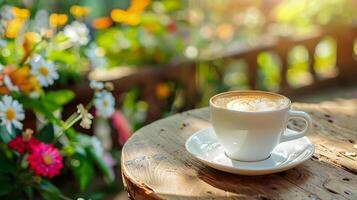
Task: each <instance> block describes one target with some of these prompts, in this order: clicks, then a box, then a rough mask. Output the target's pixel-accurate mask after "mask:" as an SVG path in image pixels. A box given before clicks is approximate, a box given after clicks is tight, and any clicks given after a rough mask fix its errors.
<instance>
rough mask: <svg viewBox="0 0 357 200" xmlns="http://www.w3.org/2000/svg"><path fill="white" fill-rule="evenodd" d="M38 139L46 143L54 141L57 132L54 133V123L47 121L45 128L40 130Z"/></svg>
mask: <svg viewBox="0 0 357 200" xmlns="http://www.w3.org/2000/svg"><path fill="white" fill-rule="evenodd" d="M36 136H37V139H39V140H41V141H42V142H45V143H48V144H49V143H52V142H53V139H54V136H55V133H54V128H53V124H51V123H47V124H46V125H45V126H43V128H42V129H41V130H40V131H39V133H38V134H37V135H36Z"/></svg>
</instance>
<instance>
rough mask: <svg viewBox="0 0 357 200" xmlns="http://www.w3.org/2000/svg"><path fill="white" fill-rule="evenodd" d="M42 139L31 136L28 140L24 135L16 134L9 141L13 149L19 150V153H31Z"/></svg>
mask: <svg viewBox="0 0 357 200" xmlns="http://www.w3.org/2000/svg"><path fill="white" fill-rule="evenodd" d="M39 143H41V142H40V141H38V140H37V139H36V138H30V139H29V140H28V141H25V140H24V137H23V136H16V137H15V138H14V139H12V140H11V141H10V142H9V144H8V145H9V147H10V149H12V150H15V151H17V152H19V154H21V155H23V154H24V153H25V152H29V153H31V152H32V150H33V147H34V146H37V145H38V144H39Z"/></svg>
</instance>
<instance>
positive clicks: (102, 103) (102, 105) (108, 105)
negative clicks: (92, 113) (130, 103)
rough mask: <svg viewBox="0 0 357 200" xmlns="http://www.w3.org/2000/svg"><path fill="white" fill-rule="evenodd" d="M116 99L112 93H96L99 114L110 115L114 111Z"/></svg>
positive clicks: (96, 106) (105, 116) (96, 105)
mask: <svg viewBox="0 0 357 200" xmlns="http://www.w3.org/2000/svg"><path fill="white" fill-rule="evenodd" d="M114 105H115V100H114V97H113V95H112V93H110V92H108V91H102V92H97V93H95V99H94V106H95V108H96V110H97V115H98V116H100V117H104V118H107V117H110V116H112V114H113V113H114Z"/></svg>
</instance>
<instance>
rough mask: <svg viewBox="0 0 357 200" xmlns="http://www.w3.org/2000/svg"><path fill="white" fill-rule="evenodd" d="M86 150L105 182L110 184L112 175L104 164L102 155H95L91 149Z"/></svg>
mask: <svg viewBox="0 0 357 200" xmlns="http://www.w3.org/2000/svg"><path fill="white" fill-rule="evenodd" d="M88 150H89V152H90V155H91V156H92V159H93V160H94V162H95V163H96V164H97V166H98V167H99V169H100V171H101V172H102V173H103V175H104V179H105V181H107V182H108V183H112V182H113V181H114V178H115V177H114V174H113V173H111V171H110V169H109V167H108V165H107V164H106V163H105V162H104V160H103V155H98V154H96V153H95V152H94V149H93V148H89V149H88Z"/></svg>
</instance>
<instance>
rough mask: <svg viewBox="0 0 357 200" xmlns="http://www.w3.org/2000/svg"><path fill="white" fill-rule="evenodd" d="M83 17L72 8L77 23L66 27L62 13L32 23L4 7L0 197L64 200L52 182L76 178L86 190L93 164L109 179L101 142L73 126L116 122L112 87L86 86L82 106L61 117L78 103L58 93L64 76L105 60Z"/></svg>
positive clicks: (0, 16)
mask: <svg viewBox="0 0 357 200" xmlns="http://www.w3.org/2000/svg"><path fill="white" fill-rule="evenodd" d="M72 9H73V10H72ZM85 11H86V10H85V9H84V8H83V7H79V6H76V7H73V8H71V12H73V13H75V14H76V17H77V18H76V20H75V21H73V22H72V23H71V24H69V25H66V26H65V24H66V23H67V20H68V17H67V16H66V15H63V14H58V13H53V14H51V15H49V16H48V14H47V12H45V11H39V12H37V15H36V16H35V17H33V18H31V19H30V13H29V11H28V10H27V9H22V8H17V7H11V6H7V5H6V6H3V7H2V8H1V13H0V198H1V199H2V197H6V198H8V199H21V198H23V199H33V198H35V197H36V195H38V194H40V195H42V197H43V198H45V199H68V197H66V196H64V195H63V194H62V193H61V191H60V190H59V189H58V188H57V187H56V186H55V184H53V183H54V182H55V181H56V179H57V177H60V176H61V175H62V174H63V173H67V174H73V175H74V176H75V177H76V178H77V180H78V182H79V188H80V189H81V190H84V189H85V188H86V187H87V186H88V185H89V184H90V182H91V180H92V176H93V173H94V172H93V171H94V167H95V166H96V168H97V169H99V170H100V171H101V172H102V174H103V176H104V180H105V181H106V182H111V181H113V179H114V173H113V171H112V169H111V165H112V163H111V162H112V159H110V158H111V157H110V154H108V153H107V152H106V151H104V149H103V146H102V143H101V142H100V140H99V139H98V138H97V137H95V136H89V135H85V134H83V133H81V132H79V131H78V130H76V129H74V127H73V125H75V124H76V123H77V122H79V124H80V126H81V127H83V128H84V129H89V128H91V124H92V120H93V119H94V117H97V118H101V119H108V118H111V117H112V116H118V115H119V116H120V113H115V108H114V107H115V99H114V97H113V95H112V93H111V91H112V89H113V85H112V84H111V83H102V82H96V81H91V83H90V87H91V88H92V89H93V90H94V96H93V99H91V100H90V102H89V103H88V104H87V105H86V106H84V105H82V104H79V105H78V106H77V111H76V112H74V113H73V114H72V115H71V116H69V117H68V118H66V119H63V118H62V117H61V113H62V111H63V110H64V106H65V105H66V104H67V103H69V102H70V101H71V100H72V99H73V98H74V97H75V94H74V93H73V92H72V91H71V90H66V89H58V87H57V86H58V84H59V82H60V81H61V78H63V77H64V76H66V70H68V69H78V68H81V69H80V70H83V71H85V70H88V69H89V70H90V69H91V68H89V67H88V66H90V67H92V68H93V67H103V66H105V65H106V62H105V59H104V57H103V55H102V54H98V53H97V52H98V50H100V48H99V47H97V46H96V44H94V43H92V44H88V43H89V41H90V39H89V29H88V28H87V26H86V25H85V24H84V23H83V22H81V21H80V18H81V17H83V15H85V14H86V12H85ZM91 110H94V111H96V112H95V114H94V113H91V112H90V111H91ZM33 119H36V120H33ZM115 119H116V120H118V119H119V120H121V119H120V118H118V117H116V118H115ZM113 121H114V118H113ZM36 122H37V123H36ZM123 140H125V137H124V138H122V141H123ZM108 157H109V159H108ZM108 160H109V162H108Z"/></svg>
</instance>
